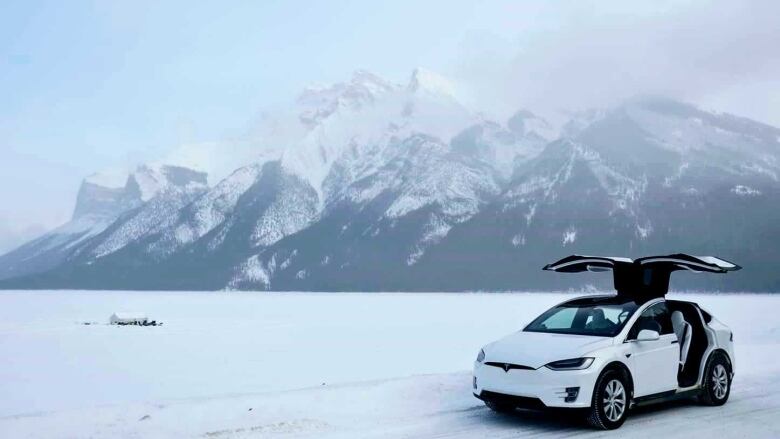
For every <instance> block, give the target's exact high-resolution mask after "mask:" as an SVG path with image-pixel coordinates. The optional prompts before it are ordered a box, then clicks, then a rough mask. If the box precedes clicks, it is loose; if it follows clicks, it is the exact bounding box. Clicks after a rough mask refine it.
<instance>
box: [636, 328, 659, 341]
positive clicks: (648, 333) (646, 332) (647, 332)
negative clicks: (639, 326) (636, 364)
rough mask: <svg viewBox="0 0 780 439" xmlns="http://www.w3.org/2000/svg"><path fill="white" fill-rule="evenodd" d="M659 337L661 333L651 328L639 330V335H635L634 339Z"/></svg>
mask: <svg viewBox="0 0 780 439" xmlns="http://www.w3.org/2000/svg"><path fill="white" fill-rule="evenodd" d="M659 338H661V334H659V333H658V331H653V330H652V329H643V330H641V331H639V335H637V336H636V341H654V340H658V339H659Z"/></svg>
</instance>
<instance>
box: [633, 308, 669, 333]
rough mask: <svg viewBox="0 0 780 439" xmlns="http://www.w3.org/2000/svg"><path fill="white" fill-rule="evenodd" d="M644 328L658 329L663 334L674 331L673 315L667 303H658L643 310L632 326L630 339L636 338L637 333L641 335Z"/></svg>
mask: <svg viewBox="0 0 780 439" xmlns="http://www.w3.org/2000/svg"><path fill="white" fill-rule="evenodd" d="M643 329H650V330H652V331H657V332H658V333H659V334H661V335H664V334H671V333H672V332H674V331H673V328H672V317H671V314H670V313H669V308H668V307H667V306H666V303H664V302H661V303H656V304H655V305H653V306H651V307H650V308H647V309H646V310H644V311H642V314H640V315H639V318H638V319H637V321H636V323H634V326H632V327H631V331H629V333H628V339H629V340H633V339H635V338H636V337H637V335H639V331H641V330H643Z"/></svg>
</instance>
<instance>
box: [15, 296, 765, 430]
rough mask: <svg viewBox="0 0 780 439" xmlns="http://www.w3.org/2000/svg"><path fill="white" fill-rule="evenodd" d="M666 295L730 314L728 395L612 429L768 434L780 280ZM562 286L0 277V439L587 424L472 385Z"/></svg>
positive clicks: (726, 318) (661, 410)
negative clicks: (502, 288) (490, 353)
mask: <svg viewBox="0 0 780 439" xmlns="http://www.w3.org/2000/svg"><path fill="white" fill-rule="evenodd" d="M675 296H676V297H682V298H684V299H686V300H694V301H697V302H699V303H701V304H702V305H703V306H704V307H705V308H707V309H709V310H710V311H711V312H713V313H714V314H715V315H716V316H717V317H718V318H719V319H720V320H722V321H723V322H725V323H726V324H728V325H730V326H731V327H732V328H733V329H734V332H735V341H736V345H737V355H738V363H737V370H736V372H737V376H736V381H735V384H734V388H733V393H732V395H731V399H730V401H729V403H728V404H726V405H725V406H723V407H718V408H711V407H701V406H697V405H695V404H693V403H675V404H672V405H663V406H660V407H653V408H647V409H640V410H637V411H635V412H634V413H633V414H632V416H631V417H630V418H629V420H628V421H627V422H626V424H625V425H624V426H623V428H622V429H621V432H622V433H626V434H630V435H631V436H632V437H666V436H667V435H672V436H673V435H685V436H689V435H690V433H694V434H695V435H696V436H705V437H709V436H714V435H718V436H719V437H780V398H779V397H778V396H777V395H778V393H780V319H778V318H777V311H778V309H780V295H777V296H770V295H704V294H698V295H687V294H686V295H675ZM564 297H566V295H564V294H548V293H522V294H521V293H518V294H303V293H302V294H291V293H180V292H176V293H171V292H162V293H160V292H158V293H152V292H3V293H0V437H2V438H24V437H52V438H66V437H67V438H70V437H78V438H81V437H95V438H102V437H115V438H118V437H121V438H124V437H138V438H150V437H215V438H236V437H240V438H243V437H284V438H289V437H316V438H321V437H357V438H374V437H380V438H385V437H388V438H395V437H415V438H417V437H464V438H465V437H491V438H502V437H524V436H552V437H560V436H563V435H566V436H580V435H582V436H591V435H595V436H598V435H600V434H602V433H600V432H594V431H592V430H589V429H587V428H586V427H585V426H584V425H583V424H581V423H578V422H573V421H564V420H560V419H558V415H556V414H544V413H534V412H519V413H518V414H516V415H512V416H500V415H496V414H493V413H492V412H490V411H489V410H487V409H486V408H484V406H483V405H482V403H481V402H480V401H478V400H476V399H475V398H474V397H473V396H472V395H471V389H470V374H469V369H470V368H471V363H472V361H473V359H474V357H475V356H476V353H477V352H478V350H479V348H480V347H481V346H482V345H483V344H485V343H487V342H489V341H492V340H494V339H496V338H498V337H500V336H501V335H504V334H506V333H508V332H511V331H514V330H517V329H519V328H521V327H522V325H523V324H524V323H526V322H527V321H529V320H530V319H531V318H532V317H534V316H535V315H536V314H538V313H539V312H541V311H543V310H544V309H546V308H547V307H549V306H551V305H553V304H555V303H557V302H559V301H560V300H562V299H563V298H564ZM115 311H128V312H143V313H146V314H148V315H149V316H150V317H151V318H153V319H156V320H158V321H163V322H164V325H163V326H158V327H114V326H108V325H107V324H106V322H107V321H108V317H109V316H110V315H111V313H112V312H115ZM83 322H97V323H98V324H93V325H84V324H83Z"/></svg>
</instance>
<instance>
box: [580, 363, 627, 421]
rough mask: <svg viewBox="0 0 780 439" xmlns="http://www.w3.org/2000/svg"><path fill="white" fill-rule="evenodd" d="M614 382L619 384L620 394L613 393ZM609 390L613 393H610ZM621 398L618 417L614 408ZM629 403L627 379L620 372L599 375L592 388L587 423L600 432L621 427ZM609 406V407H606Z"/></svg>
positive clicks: (610, 371)
mask: <svg viewBox="0 0 780 439" xmlns="http://www.w3.org/2000/svg"><path fill="white" fill-rule="evenodd" d="M615 382H617V383H619V384H620V389H622V391H621V392H614V390H615V389H616V388H617V386H615V384H614V383H615ZM610 389H612V390H613V392H611V393H610ZM621 397H622V411H620V412H619V416H616V415H617V414H618V412H617V411H615V410H616V407H618V406H619V404H618V401H619V400H620V399H621ZM630 401H631V394H630V391H629V385H628V379H627V378H626V376H625V374H624V373H622V372H621V371H620V370H617V369H611V370H606V371H604V372H602V373H601V375H600V376H599V378H598V379H597V380H596V385H595V386H594V388H593V399H592V400H591V404H590V410H589V412H588V417H587V421H588V423H589V424H590V425H591V426H593V427H595V428H598V429H600V430H614V429H616V428H619V427H620V426H621V425H623V422H625V420H626V416H627V415H628V407H629V404H630ZM608 406H611V407H608Z"/></svg>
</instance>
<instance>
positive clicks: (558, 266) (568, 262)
mask: <svg viewBox="0 0 780 439" xmlns="http://www.w3.org/2000/svg"><path fill="white" fill-rule="evenodd" d="M741 268H742V267H740V266H739V265H737V264H734V263H732V262H729V261H726V260H725V259H720V258H716V257H714V256H691V255H686V254H682V253H677V254H673V255H666V256H646V257H644V258H639V259H630V258H618V257H606V256H580V255H571V256H567V257H565V258H563V259H561V260H560V261H558V262H554V263H552V264H547V265H545V266H544V268H542V270H549V271H558V272H562V273H580V272H583V271H607V270H612V276H613V278H614V282H615V289H616V290H617V293H618V294H624V295H627V296H637V297H642V298H645V299H651V298H654V297H663V296H665V295H666V293H667V292H669V277H670V276H671V274H672V272H673V271H677V270H689V271H693V272H696V273H701V272H707V273H727V272H729V271H737V270H739V269H741Z"/></svg>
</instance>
